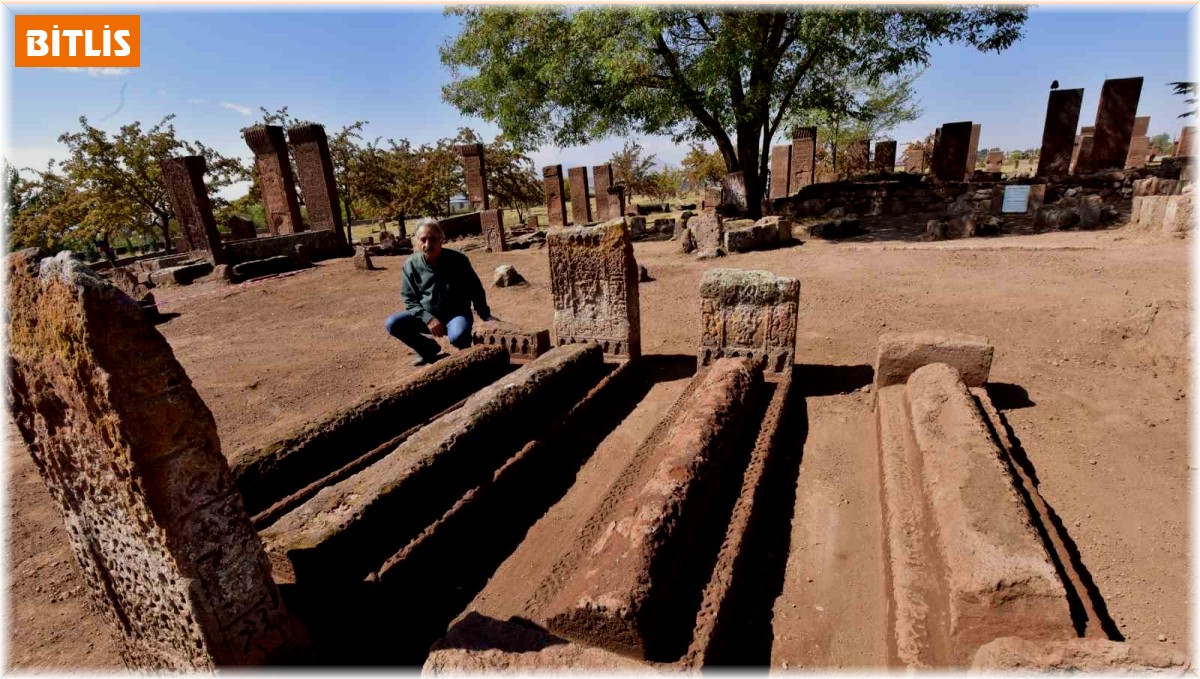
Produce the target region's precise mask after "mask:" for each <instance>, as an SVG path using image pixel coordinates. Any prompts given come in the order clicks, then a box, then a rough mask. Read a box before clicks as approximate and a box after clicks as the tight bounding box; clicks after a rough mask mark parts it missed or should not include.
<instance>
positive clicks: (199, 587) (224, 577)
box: [5, 251, 306, 670]
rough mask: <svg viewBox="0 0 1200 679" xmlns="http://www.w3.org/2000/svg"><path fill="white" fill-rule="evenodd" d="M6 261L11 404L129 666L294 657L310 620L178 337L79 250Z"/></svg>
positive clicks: (208, 665) (180, 666) (202, 666)
mask: <svg viewBox="0 0 1200 679" xmlns="http://www.w3.org/2000/svg"><path fill="white" fill-rule="evenodd" d="M5 268H6V270H7V274H8V278H7V281H8V284H7V290H6V295H7V300H6V301H7V309H8V328H7V329H8V340H9V343H8V356H9V365H10V373H9V383H8V385H9V394H8V397H9V405H10V409H11V412H12V414H13V418H14V421H15V422H16V425H17V428H18V430H19V431H20V432H21V436H22V437H23V438H24V439H25V442H26V443H27V444H28V446H29V450H30V453H31V454H32V456H33V458H34V462H35V463H36V465H37V468H38V473H39V474H40V475H41V477H42V480H43V482H44V483H45V484H46V487H47V489H48V490H49V491H50V495H51V497H52V498H53V499H54V500H55V502H56V504H57V505H58V509H59V511H60V513H61V514H62V518H63V522H64V523H65V524H66V528H67V534H68V536H69V538H70V542H71V549H72V551H73V552H74V555H75V558H76V560H77V562H78V564H79V566H80V570H81V571H82V573H83V576H84V580H85V582H86V583H87V585H88V591H89V593H90V599H91V602H92V605H93V606H94V607H95V608H96V609H98V610H99V612H100V613H101V615H102V616H103V617H104V618H105V620H107V622H108V623H109V626H110V629H111V630H112V632H113V634H114V636H115V637H116V639H117V642H118V648H119V650H120V652H121V655H122V657H123V659H124V660H125V663H126V665H127V666H129V667H130V668H137V669H173V670H211V669H214V668H216V667H218V666H222V665H259V664H266V663H272V662H276V661H282V660H285V659H288V658H294V656H295V654H296V653H297V652H299V651H301V650H302V649H303V648H304V646H305V645H306V641H305V635H304V632H303V630H302V628H300V627H299V626H298V624H297V623H296V622H295V621H294V619H293V618H292V617H291V616H290V615H289V614H288V612H287V610H286V609H285V607H284V605H283V603H282V600H281V599H280V596H279V592H278V590H277V589H276V586H275V583H274V582H273V581H272V579H271V574H270V568H269V566H268V562H267V559H266V557H265V554H264V552H263V548H262V544H261V543H260V542H259V540H258V536H257V535H255V533H254V530H253V528H252V527H251V525H250V521H249V519H248V518H247V516H246V513H245V510H244V509H243V507H242V500H241V496H240V495H239V494H238V492H237V490H236V488H235V487H234V486H233V483H232V480H231V477H230V473H229V467H228V465H227V464H226V462H225V458H224V456H223V455H222V454H221V446H220V441H219V440H218V438H217V430H216V423H215V421H214V420H213V417H212V413H211V412H210V411H209V410H208V408H207V406H205V405H204V402H203V401H202V400H201V399H200V396H199V395H198V394H197V393H196V390H195V389H194V388H193V387H192V384H191V381H190V380H189V379H188V376H187V374H186V373H185V372H184V371H183V368H182V367H181V366H180V365H179V363H178V361H176V360H175V357H174V355H173V354H172V352H171V348H170V346H169V345H168V344H167V342H166V340H165V339H163V337H162V335H160V334H159V333H158V332H157V331H156V330H155V329H154V328H153V327H152V326H151V325H150V324H149V323H148V322H147V321H146V319H145V318H144V317H143V314H142V311H141V310H140V309H139V308H138V306H137V305H136V304H135V303H134V302H133V300H131V299H130V298H129V297H128V296H127V295H125V294H124V293H122V292H120V291H119V290H117V289H116V288H115V287H113V286H112V285H110V284H108V283H107V282H106V281H104V279H102V278H101V277H100V276H98V275H96V274H95V273H94V272H93V271H92V270H91V269H88V268H87V267H86V266H84V265H83V264H82V263H80V262H78V261H76V260H74V259H71V258H70V257H69V256H68V253H61V254H60V255H59V256H57V257H54V258H50V259H43V260H41V262H40V263H39V262H38V260H37V257H36V252H35V251H22V252H18V253H14V254H12V255H10V256H8V257H7V258H6V261H5Z"/></svg>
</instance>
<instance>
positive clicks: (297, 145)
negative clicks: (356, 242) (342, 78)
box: [288, 124, 342, 235]
mask: <svg viewBox="0 0 1200 679" xmlns="http://www.w3.org/2000/svg"><path fill="white" fill-rule="evenodd" d="M288 143H290V144H291V146H292V155H294V156H295V157H296V172H297V173H298V174H299V175H300V190H301V191H303V192H304V207H306V208H307V209H308V223H309V225H310V226H311V227H312V229H313V230H314V231H333V232H334V233H337V234H338V235H341V234H342V206H341V203H340V202H339V201H338V192H337V184H336V183H335V181H334V178H333V159H332V158H331V157H330V155H329V139H328V137H326V136H325V127H324V126H323V125H316V124H308V125H296V126H295V127H292V128H290V129H288Z"/></svg>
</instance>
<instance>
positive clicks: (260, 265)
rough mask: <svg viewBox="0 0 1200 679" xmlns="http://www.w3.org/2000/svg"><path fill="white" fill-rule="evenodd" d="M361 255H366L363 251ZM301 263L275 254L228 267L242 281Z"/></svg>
mask: <svg viewBox="0 0 1200 679" xmlns="http://www.w3.org/2000/svg"><path fill="white" fill-rule="evenodd" d="M363 257H367V254H366V253H365V252H364V253H363ZM303 268H304V265H303V264H301V263H300V262H299V261H298V260H297V259H296V258H295V257H294V256H290V255H276V256H274V257H267V258H265V259H252V260H250V261H248V262H239V263H237V264H234V265H233V266H231V267H230V268H229V270H230V272H231V273H232V278H233V279H234V280H239V281H244V280H246V279H247V278H259V277H261V276H272V275H274V274H277V273H286V272H288V271H295V270H297V269H303Z"/></svg>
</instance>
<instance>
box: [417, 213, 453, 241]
mask: <svg viewBox="0 0 1200 679" xmlns="http://www.w3.org/2000/svg"><path fill="white" fill-rule="evenodd" d="M427 227H428V228H429V230H430V231H436V232H437V235H439V236H441V238H442V240H446V232H445V231H443V230H442V225H441V223H440V222H438V220H436V219H434V218H433V217H425V218H424V219H422V220H421V221H419V222H417V227H416V228H415V229H413V235H412V240H413V243H416V241H417V232H418V231H420V230H421V229H423V228H427Z"/></svg>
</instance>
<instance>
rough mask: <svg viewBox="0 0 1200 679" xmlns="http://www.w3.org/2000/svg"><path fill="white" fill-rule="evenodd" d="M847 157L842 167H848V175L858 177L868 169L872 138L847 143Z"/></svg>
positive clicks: (848, 176)
mask: <svg viewBox="0 0 1200 679" xmlns="http://www.w3.org/2000/svg"><path fill="white" fill-rule="evenodd" d="M844 153H845V154H846V159H845V161H844V162H843V164H842V167H844V168H846V177H847V178H851V177H856V176H858V175H861V174H864V173H865V172H866V171H867V165H868V163H869V162H870V156H871V140H870V139H859V140H857V141H852V142H850V143H849V144H847V145H846V150H845V151H844Z"/></svg>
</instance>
